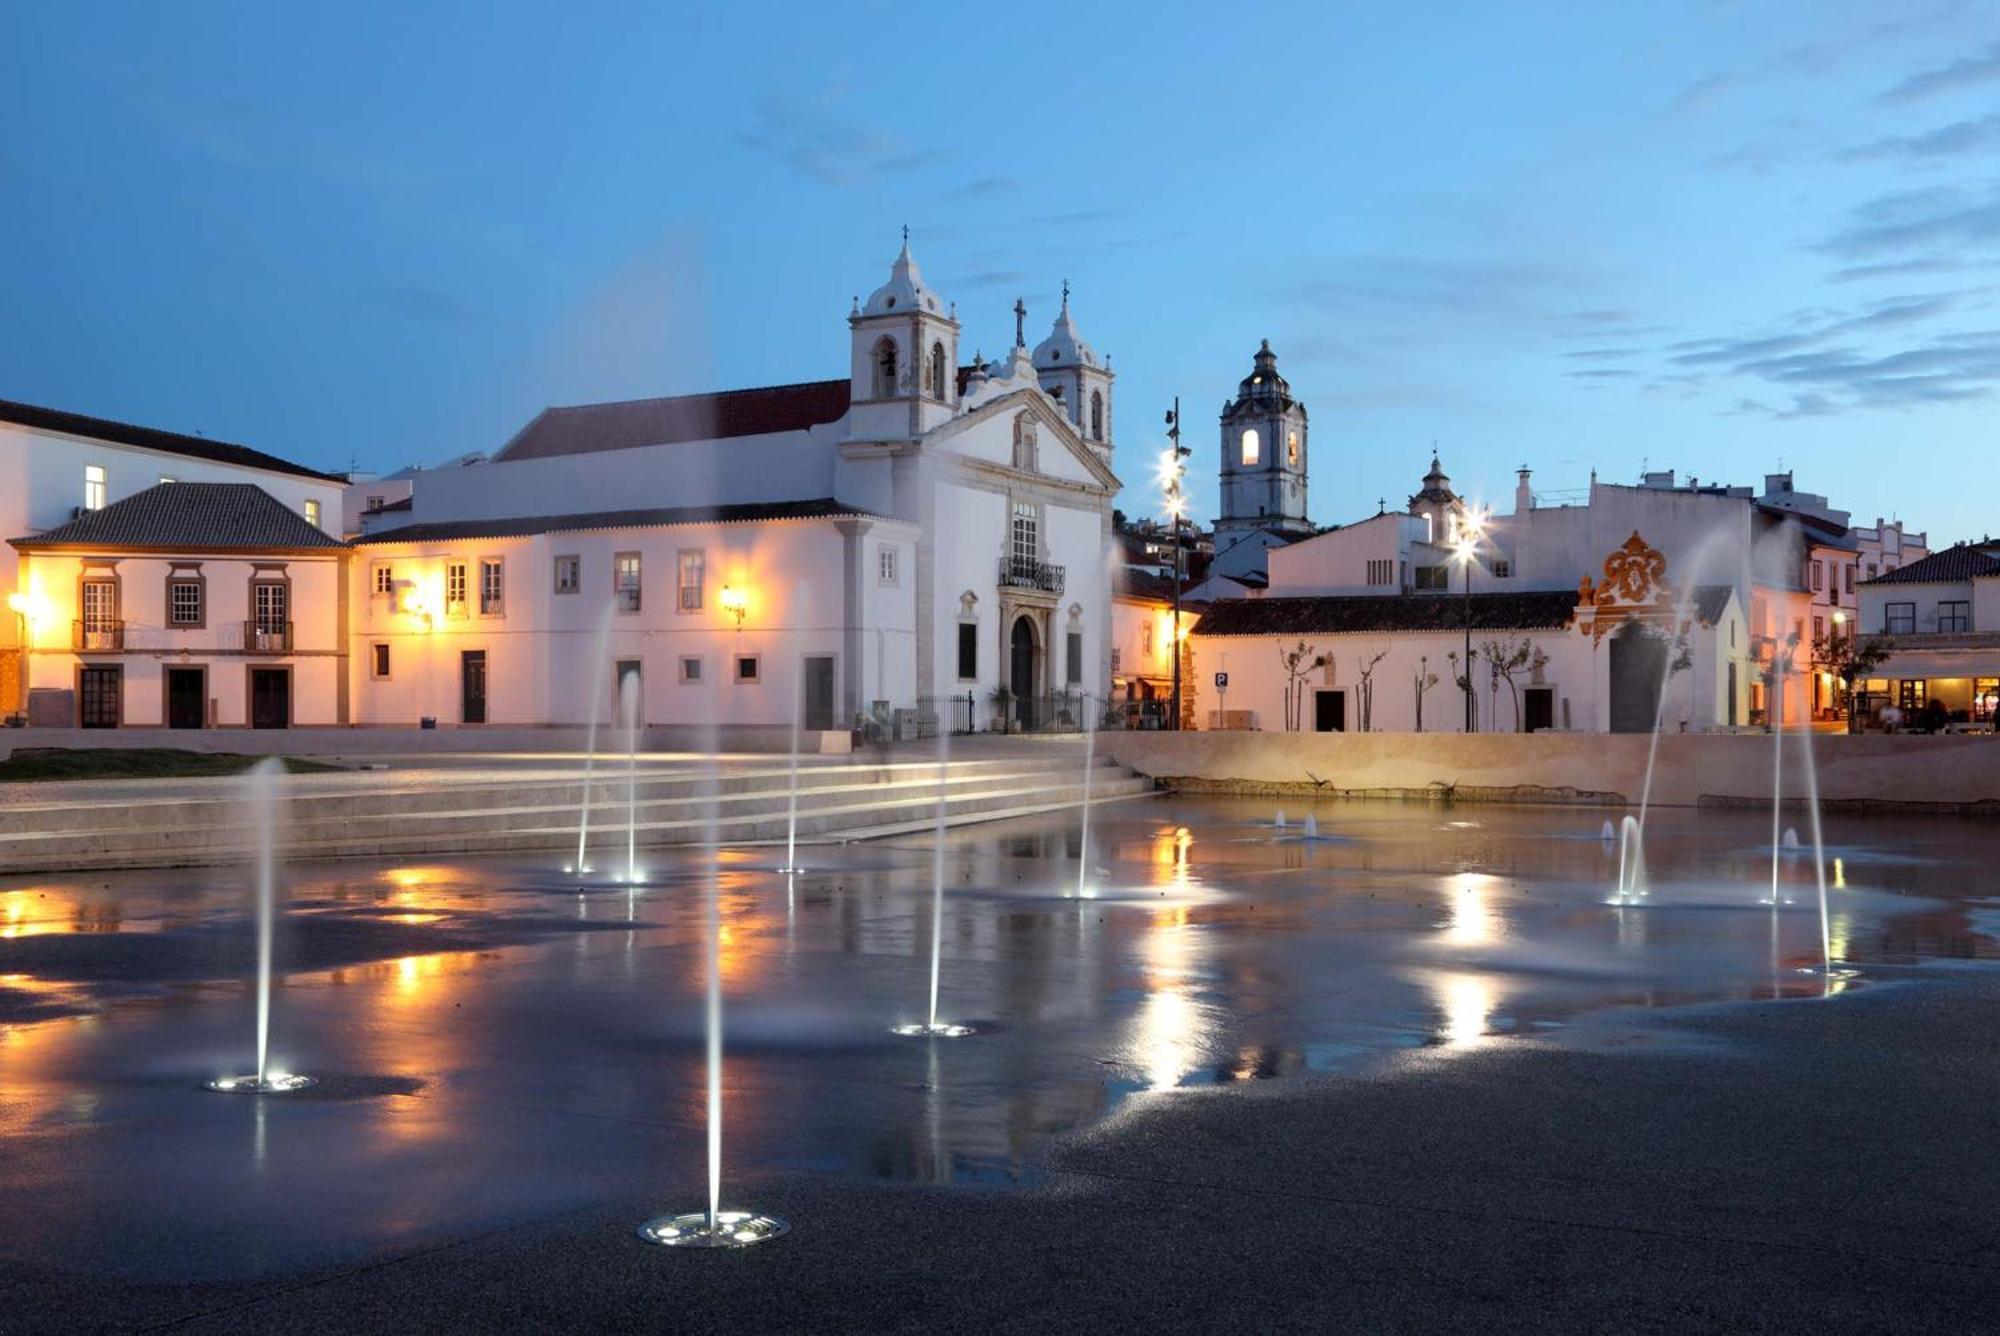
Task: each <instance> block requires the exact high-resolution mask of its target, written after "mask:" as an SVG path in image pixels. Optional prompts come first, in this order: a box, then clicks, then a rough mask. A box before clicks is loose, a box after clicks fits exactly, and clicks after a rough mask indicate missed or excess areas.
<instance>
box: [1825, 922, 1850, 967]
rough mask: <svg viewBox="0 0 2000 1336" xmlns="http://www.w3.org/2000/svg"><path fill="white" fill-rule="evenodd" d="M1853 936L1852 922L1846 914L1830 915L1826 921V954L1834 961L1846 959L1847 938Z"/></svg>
mask: <svg viewBox="0 0 2000 1336" xmlns="http://www.w3.org/2000/svg"><path fill="white" fill-rule="evenodd" d="M1853 934H1854V920H1853V919H1852V918H1850V917H1849V916H1847V915H1846V914H1831V915H1828V916H1827V921H1826V940H1827V954H1828V955H1830V956H1832V957H1833V958H1834V959H1835V960H1845V959H1847V948H1848V945H1849V938H1851V937H1852V936H1853Z"/></svg>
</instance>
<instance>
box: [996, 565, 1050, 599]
mask: <svg viewBox="0 0 2000 1336" xmlns="http://www.w3.org/2000/svg"><path fill="white" fill-rule="evenodd" d="M1000 587H1001V588H1002V589H1039V590H1042V591H1043V592H1045V593H1050V594H1060V593H1062V591H1063V568H1062V567H1060V566H1057V565H1055V564H1054V563H1052V562H1047V561H1026V560H1023V559H1022V558H1020V557H1002V558H1000Z"/></svg>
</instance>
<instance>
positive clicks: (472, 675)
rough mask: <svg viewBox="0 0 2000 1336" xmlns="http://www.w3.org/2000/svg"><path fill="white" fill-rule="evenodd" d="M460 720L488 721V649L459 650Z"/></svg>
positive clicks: (462, 722) (468, 721)
mask: <svg viewBox="0 0 2000 1336" xmlns="http://www.w3.org/2000/svg"><path fill="white" fill-rule="evenodd" d="M458 722H460V723H461V724H483V723H485V722H486V651H485V650H483V649H467V650H460V651H459V654H458Z"/></svg>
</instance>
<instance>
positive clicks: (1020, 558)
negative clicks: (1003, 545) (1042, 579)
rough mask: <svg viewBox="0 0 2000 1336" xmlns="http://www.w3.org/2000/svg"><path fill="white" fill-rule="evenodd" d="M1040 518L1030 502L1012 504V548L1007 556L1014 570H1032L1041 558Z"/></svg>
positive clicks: (1039, 514)
mask: <svg viewBox="0 0 2000 1336" xmlns="http://www.w3.org/2000/svg"><path fill="white" fill-rule="evenodd" d="M1041 534H1042V516H1041V512H1040V511H1039V510H1037V509H1036V507H1035V503H1034V502H1032V501H1016V502H1015V503H1014V529H1013V536H1012V547H1011V549H1010V550H1009V552H1008V555H1009V556H1010V557H1012V558H1013V564H1014V567H1015V569H1016V570H1032V569H1033V568H1034V565H1035V563H1036V562H1038V561H1040V560H1041V557H1042V542H1041Z"/></svg>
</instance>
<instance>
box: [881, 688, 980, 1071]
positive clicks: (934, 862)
mask: <svg viewBox="0 0 2000 1336" xmlns="http://www.w3.org/2000/svg"><path fill="white" fill-rule="evenodd" d="M950 796H951V730H950V729H948V728H945V727H943V725H942V724H940V725H939V728H938V792H937V831H936V834H935V835H934V836H933V838H932V840H931V1010H930V1019H929V1020H928V1021H925V1022H923V1023H921V1024H919V1023H917V1022H914V1021H913V1022H910V1023H909V1024H906V1025H897V1026H892V1027H891V1029H890V1033H892V1034H899V1035H903V1036H905V1037H906V1038H926V1039H961V1038H964V1037H965V1036H966V1035H969V1034H971V1033H972V1032H973V1030H972V1027H971V1026H970V1025H959V1024H955V1023H953V1022H950V1021H939V1020H938V974H939V970H940V968H941V965H942V960H943V955H944V834H945V824H946V817H947V814H948V804H949V801H950Z"/></svg>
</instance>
